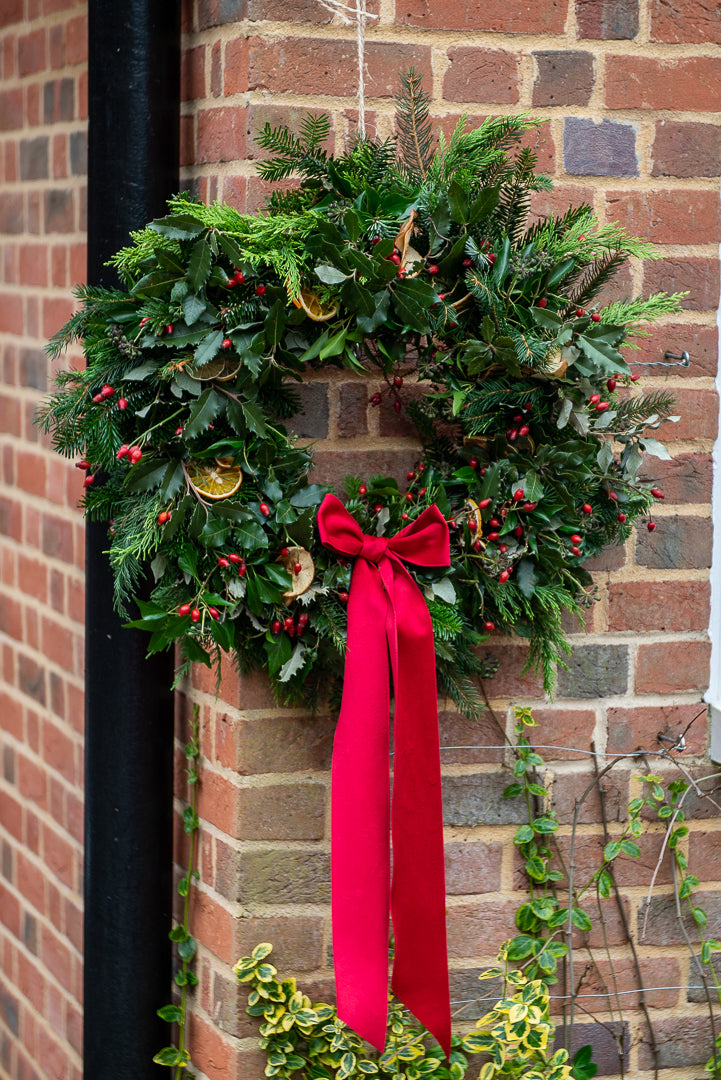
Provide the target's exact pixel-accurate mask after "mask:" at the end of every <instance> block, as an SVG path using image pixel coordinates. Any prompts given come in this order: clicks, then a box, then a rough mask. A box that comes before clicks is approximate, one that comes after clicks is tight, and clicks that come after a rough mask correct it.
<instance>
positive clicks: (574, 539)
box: [571, 533, 583, 544]
mask: <svg viewBox="0 0 721 1080" xmlns="http://www.w3.org/2000/svg"><path fill="white" fill-rule="evenodd" d="M582 541H583V537H582V536H579V535H578V533H574V534H573V536H572V537H571V543H572V544H580V543H581V542H582Z"/></svg>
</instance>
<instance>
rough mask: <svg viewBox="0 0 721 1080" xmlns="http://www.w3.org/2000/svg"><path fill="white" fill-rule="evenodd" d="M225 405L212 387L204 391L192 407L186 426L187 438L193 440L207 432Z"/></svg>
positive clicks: (185, 433)
mask: <svg viewBox="0 0 721 1080" xmlns="http://www.w3.org/2000/svg"><path fill="white" fill-rule="evenodd" d="M224 404H225V403H224V401H223V399H222V397H221V396H220V394H218V393H217V392H216V391H215V390H213V388H212V387H208V389H207V390H204V391H203V393H202V394H201V395H200V397H199V398H197V399H196V400H195V401H194V402H193V404H192V405H191V406H190V413H189V415H188V419H187V420H186V422H185V424H184V435H185V438H187V439H192V438H195V436H196V435H200V433H201V431H207V430H208V425H209V424H212V423H213V420H214V419H215V418H216V416H217V415H218V413H219V412H220V411H221V409H222V408H223V406H224Z"/></svg>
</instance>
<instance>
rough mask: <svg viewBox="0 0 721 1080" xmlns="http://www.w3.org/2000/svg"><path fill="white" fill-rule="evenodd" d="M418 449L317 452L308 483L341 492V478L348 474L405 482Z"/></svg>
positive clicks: (379, 448) (409, 447) (414, 462)
mask: <svg viewBox="0 0 721 1080" xmlns="http://www.w3.org/2000/svg"><path fill="white" fill-rule="evenodd" d="M419 452H420V447H419V446H412V445H410V446H407V447H404V448H402V449H401V448H392V447H388V448H383V447H378V448H375V447H374V448H373V449H370V450H366V449H363V450H354V451H353V453H352V454H349V453H347V452H346V453H342V454H341V453H338V451H337V450H317V451H316V453H315V454H314V456H313V472H312V474H311V475H312V480H313V482H314V483H317V484H329V485H330V486H331V487H332V488H334V489H335V490H336V491H337V492H340V491H342V490H343V478H344V477H346V476H348V475H349V474H350V475H353V476H361V477H364V478H365V479H367V478H368V477H369V476H373V475H375V474H380V475H381V476H392V477H393V478H394V479H395V480H396V481H397V482H398V483H399V484H403V483H406V482H407V481H406V479H405V477H406V473H407V472H408V470H409V469H412V468H413V467H414V465H415V464H416V462H417V461H418V456H419Z"/></svg>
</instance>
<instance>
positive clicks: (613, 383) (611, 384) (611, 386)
mask: <svg viewBox="0 0 721 1080" xmlns="http://www.w3.org/2000/svg"><path fill="white" fill-rule="evenodd" d="M606 386H607V387H608V389H609V391H610V392H611V393H613V391H614V390H615V389H616V380H615V379H607V380H606Z"/></svg>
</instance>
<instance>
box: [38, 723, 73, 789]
mask: <svg viewBox="0 0 721 1080" xmlns="http://www.w3.org/2000/svg"><path fill="white" fill-rule="evenodd" d="M42 754H43V758H44V760H45V762H46V763H47V765H48V767H49V768H50V769H53V770H54V771H55V772H58V773H60V775H61V776H64V777H65V779H66V780H67V781H68V783H70V784H75V783H77V780H78V777H77V770H76V767H75V759H76V751H75V744H74V742H73V740H72V739H70V738H68V736H67V735H66V734H65V732H64V731H62V730H61V729H60V728H59V727H58V726H57V725H56V724H51V723H48V722H46V723H44V724H43V727H42Z"/></svg>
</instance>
